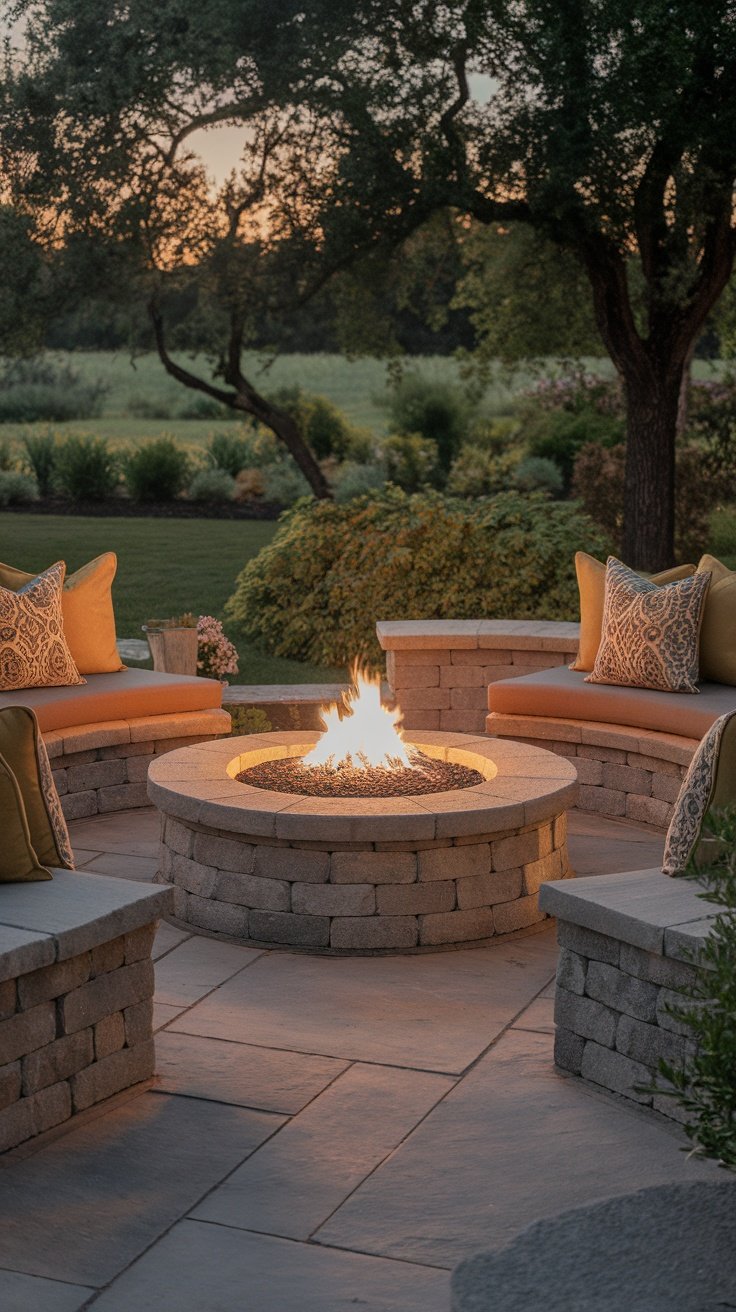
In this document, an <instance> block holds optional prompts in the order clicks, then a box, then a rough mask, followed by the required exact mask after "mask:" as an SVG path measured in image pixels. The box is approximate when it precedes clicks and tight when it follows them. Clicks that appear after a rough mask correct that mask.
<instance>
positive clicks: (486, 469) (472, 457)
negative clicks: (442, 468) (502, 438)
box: [447, 445, 521, 497]
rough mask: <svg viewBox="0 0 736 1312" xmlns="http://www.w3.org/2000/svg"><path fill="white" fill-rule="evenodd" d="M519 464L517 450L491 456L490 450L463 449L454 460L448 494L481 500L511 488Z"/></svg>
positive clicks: (475, 447)
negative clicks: (479, 498) (480, 498)
mask: <svg viewBox="0 0 736 1312" xmlns="http://www.w3.org/2000/svg"><path fill="white" fill-rule="evenodd" d="M520 461H521V452H520V451H518V450H511V451H504V452H502V453H501V454H498V455H496V454H494V452H493V450H492V449H488V450H487V449H485V448H483V447H479V446H475V445H472V446H464V447H463V448H462V450H461V451H460V454H459V455H458V456H457V457H456V458H455V460H453V462H452V468H451V470H450V476H449V478H448V480H447V491H448V492H451V493H453V494H454V495H456V496H460V497H484V496H489V495H491V494H492V493H494V492H505V491H506V490H507V489H508V488H510V487H512V486H513V479H514V473H515V471H516V469H517V468H518V466H519V463H520Z"/></svg>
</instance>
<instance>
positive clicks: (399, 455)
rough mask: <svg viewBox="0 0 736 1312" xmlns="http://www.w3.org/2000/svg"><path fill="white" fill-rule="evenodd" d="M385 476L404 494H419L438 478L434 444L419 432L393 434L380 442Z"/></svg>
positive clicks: (437, 457) (437, 453) (436, 452)
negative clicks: (420, 490)
mask: <svg viewBox="0 0 736 1312" xmlns="http://www.w3.org/2000/svg"><path fill="white" fill-rule="evenodd" d="M381 457H382V459H383V463H384V466H385V469H386V477H387V479H388V480H389V482H391V483H395V484H396V486H397V487H401V488H403V489H404V491H405V492H418V491H419V489H420V488H422V487H429V486H432V484H434V483H437V481H438V479H439V473H440V470H439V451H438V449H437V443H436V442H433V441H432V439H431V438H429V437H423V436H422V434H421V433H396V434H395V435H394V436H393V437H387V438H386V439H385V440H384V441H383V442H382V443H381Z"/></svg>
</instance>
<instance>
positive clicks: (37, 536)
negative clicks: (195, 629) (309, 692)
mask: <svg viewBox="0 0 736 1312" xmlns="http://www.w3.org/2000/svg"><path fill="white" fill-rule="evenodd" d="M275 529H276V525H275V524H274V523H264V522H261V521H249V520H234V521H233V520H209V519H208V520H185V519H171V520H168V519H113V518H111V519H85V518H81V517H76V516H66V515H58V516H57V515H15V514H12V515H10V514H6V515H0V560H3V561H6V562H8V563H9V564H13V565H16V566H18V568H20V569H25V570H29V571H31V570H32V571H35V572H38V571H40V570H42V569H45V568H46V567H47V566H48V565H51V564H53V562H54V561H55V560H65V561H66V562H67V567H68V570H69V572H70V573H71V572H73V571H74V570H75V569H78V568H79V566H80V565H83V564H84V562H85V561H87V560H91V559H92V558H93V557H94V556H98V555H100V553H101V552H103V551H115V552H117V556H118V572H117V577H116V579H115V583H114V585H113V598H114V601H115V615H116V619H117V631H118V637H120V638H140V637H142V636H143V635H142V633H141V624H144V623H145V621H146V620H147V619H153V618H157V619H160V618H165V617H166V616H168V615H180V614H183V613H184V612H186V611H192V612H193V613H194V614H195V615H216V616H218V617H220V618H221V617H222V609H223V606H224V604H225V601H226V600H227V598H228V597H229V596H230V594H231V592H232V591H233V588H234V585H235V579H236V576H237V575H238V574H239V573H240V570H241V569H242V568H243V566H244V565H245V563H246V561H248V560H249V559H250V557H251V556H254V555H255V554H256V553H257V552H258V551H260V549H261V547H264V546H266V544H267V543H268V542H270V540H271V538H272V537H273V534H274V532H275ZM231 636H232V637H233V638H234V641H235V642H236V645H237V647H238V652H239V655H240V673H239V674H238V676H237V679H235V680H233V681H234V682H238V683H326V682H334V681H335V680H337V679H342V678H343V677H344V671H342V670H334V669H330V668H327V669H324V668H322V667H319V666H312V665H302V664H301V663H300V662H299V661H289V660H279V659H278V658H277V657H271V656H267V655H264V654H263V653H262V652H259V651H257V650H256V649H255V648H254V647H252V646H250V645H249V644H247V643H243V642H240V641H239V640H238V638H237V636H236V635H233V634H231Z"/></svg>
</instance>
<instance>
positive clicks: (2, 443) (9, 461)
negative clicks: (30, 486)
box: [0, 435, 15, 470]
mask: <svg viewBox="0 0 736 1312" xmlns="http://www.w3.org/2000/svg"><path fill="white" fill-rule="evenodd" d="M14 467H15V453H14V451H13V447H12V445H11V443H10V440H9V438H7V437H5V436H4V435H3V436H2V437H0V470H2V469H13V468H14Z"/></svg>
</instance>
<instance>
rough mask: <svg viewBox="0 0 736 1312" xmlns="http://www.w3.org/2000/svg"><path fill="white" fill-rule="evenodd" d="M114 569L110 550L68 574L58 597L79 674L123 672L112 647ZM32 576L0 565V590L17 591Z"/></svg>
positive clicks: (113, 630) (116, 652) (113, 635)
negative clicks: (1, 588)
mask: <svg viewBox="0 0 736 1312" xmlns="http://www.w3.org/2000/svg"><path fill="white" fill-rule="evenodd" d="M117 567H118V561H117V556H116V555H115V552H114V551H106V552H105V553H104V555H102V556H97V557H96V558H95V560H90V561H89V563H88V564H87V565H83V566H82V568H81V569H78V570H77V572H76V574H70V575H69V577H68V578H67V580H66V582H65V583H64V590H63V592H62V594H61V613H62V616H63V619H64V636H65V637H66V641H67V644H68V646H69V650H70V652H71V654H72V656H73V658H74V663H75V665H76V667H77V669H78V670H79V673H80V674H112V673H113V672H114V671H116V670H124V669H125V666H124V665H123V664H122V663H121V660H120V656H119V654H118V649H117V647H116V646H115V614H114V612H113V608H112V593H111V591H110V589H111V587H112V581H113V579H114V578H115V571H116V569H117ZM33 577H34V575H33V574H26V573H25V572H24V571H23V570H20V569H15V568H14V567H13V566H12V565H3V564H0V587H3V588H10V589H11V591H13V592H18V590H19V589H20V588H22V587H23V586H24V585H25V584H26V583H29V582H30V580H31V579H32V578H33Z"/></svg>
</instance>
